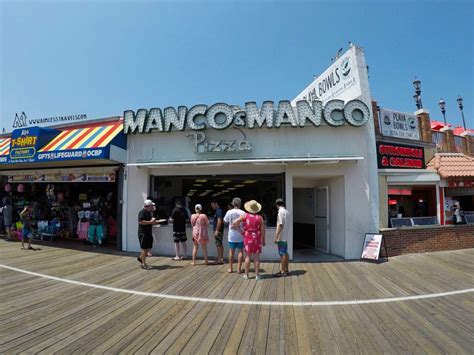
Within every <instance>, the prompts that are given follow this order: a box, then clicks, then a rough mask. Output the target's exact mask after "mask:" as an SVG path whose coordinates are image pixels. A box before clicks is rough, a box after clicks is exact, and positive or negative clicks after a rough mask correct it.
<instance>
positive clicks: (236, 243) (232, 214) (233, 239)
mask: <svg viewBox="0 0 474 355" xmlns="http://www.w3.org/2000/svg"><path fill="white" fill-rule="evenodd" d="M241 203H242V201H241V199H240V198H238V197H234V198H233V199H232V203H231V205H232V207H233V208H232V209H230V210H228V211H227V213H226V214H225V216H224V222H225V223H228V224H229V234H228V236H227V239H228V241H229V270H228V272H229V273H232V272H234V270H233V264H234V254H235V250H236V249H237V250H238V255H237V272H238V273H239V274H241V273H242V272H243V271H242V259H243V256H244V253H243V249H244V236H243V229H242V224H240V225H239V226H238V227H237V228H236V227H234V226H233V225H232V224H233V223H234V222H235V221H236V220H237V219H238V218H240V217H241V216H243V215H245V212H244V211H242V210H241V209H240V205H241Z"/></svg>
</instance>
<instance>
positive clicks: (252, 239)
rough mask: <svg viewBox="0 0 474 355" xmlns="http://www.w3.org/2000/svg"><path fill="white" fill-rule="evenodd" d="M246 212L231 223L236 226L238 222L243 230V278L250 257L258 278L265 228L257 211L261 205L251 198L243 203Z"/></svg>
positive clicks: (245, 277) (248, 267) (248, 265)
mask: <svg viewBox="0 0 474 355" xmlns="http://www.w3.org/2000/svg"><path fill="white" fill-rule="evenodd" d="M244 208H245V210H246V211H247V212H249V213H246V214H245V215H243V216H242V217H240V218H238V219H237V220H236V221H235V222H234V223H233V224H232V225H233V226H234V227H235V228H237V227H238V226H239V224H240V223H242V225H243V230H244V248H245V254H246V256H245V275H244V279H246V280H248V278H249V272H250V258H251V257H252V259H253V266H254V269H255V279H256V280H260V272H259V267H260V253H261V252H262V246H265V228H264V225H263V219H262V216H260V215H258V214H257V213H258V212H260V210H261V209H262V205H261V204H259V203H258V202H257V201H255V200H252V201H248V202H246V203H245V204H244Z"/></svg>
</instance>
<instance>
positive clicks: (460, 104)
mask: <svg viewBox="0 0 474 355" xmlns="http://www.w3.org/2000/svg"><path fill="white" fill-rule="evenodd" d="M456 101H457V102H458V105H459V109H460V110H461V116H462V125H463V126H464V130H466V129H467V128H466V120H465V119H464V111H463V110H462V109H463V108H464V106H463V105H462V97H461V96H459V95H458V98H457V100H456Z"/></svg>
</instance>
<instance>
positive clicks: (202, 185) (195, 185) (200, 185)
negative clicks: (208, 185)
mask: <svg viewBox="0 0 474 355" xmlns="http://www.w3.org/2000/svg"><path fill="white" fill-rule="evenodd" d="M193 186H203V185H202V184H194V185H193Z"/></svg>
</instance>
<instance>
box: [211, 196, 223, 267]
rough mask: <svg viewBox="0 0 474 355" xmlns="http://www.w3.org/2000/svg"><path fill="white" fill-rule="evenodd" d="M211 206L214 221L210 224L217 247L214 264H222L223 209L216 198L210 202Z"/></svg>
mask: <svg viewBox="0 0 474 355" xmlns="http://www.w3.org/2000/svg"><path fill="white" fill-rule="evenodd" d="M211 207H212V209H213V210H214V211H215V213H214V221H213V224H212V227H213V231H214V239H215V242H216V249H217V260H216V264H219V265H222V264H224V246H223V245H222V241H223V239H224V238H223V232H224V220H223V219H224V210H223V209H222V208H221V206H220V204H219V202H218V201H217V200H213V201H212V202H211Z"/></svg>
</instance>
